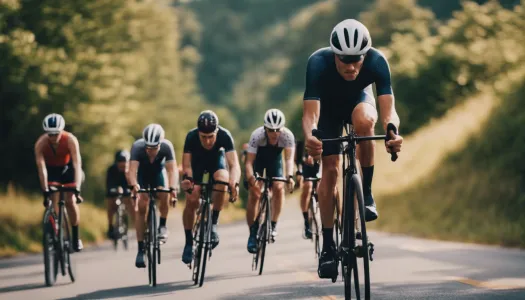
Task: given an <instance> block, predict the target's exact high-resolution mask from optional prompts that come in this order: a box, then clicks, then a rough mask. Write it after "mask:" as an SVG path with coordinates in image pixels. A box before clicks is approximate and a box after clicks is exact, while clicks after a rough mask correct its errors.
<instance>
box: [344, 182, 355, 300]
mask: <svg viewBox="0 0 525 300" xmlns="http://www.w3.org/2000/svg"><path fill="white" fill-rule="evenodd" d="M354 194H355V189H354V185H353V181H352V177H351V176H346V177H345V185H344V195H343V199H344V201H343V228H342V229H343V231H342V232H343V236H342V237H343V240H342V244H343V245H344V247H341V256H342V257H341V270H342V275H343V281H344V286H345V299H346V300H349V299H352V271H353V270H354V269H357V266H356V262H357V260H356V259H355V253H354V251H353V249H354V248H355V243H356V241H355V228H354V225H355V223H354V219H355V209H354V208H355V207H354ZM355 275H357V273H355V272H354V280H359V278H358V277H356V276H355ZM356 287H357V289H356V291H355V292H356V296H357V295H358V294H359V286H358V285H357V286H356ZM354 288H355V287H354ZM358 299H359V298H358Z"/></svg>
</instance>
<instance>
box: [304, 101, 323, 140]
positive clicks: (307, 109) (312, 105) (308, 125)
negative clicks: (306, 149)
mask: <svg viewBox="0 0 525 300" xmlns="http://www.w3.org/2000/svg"><path fill="white" fill-rule="evenodd" d="M320 111H321V102H319V101H318V100H304V101H303V133H304V136H305V140H308V139H309V138H311V137H312V129H317V123H318V122H319V112H320Z"/></svg>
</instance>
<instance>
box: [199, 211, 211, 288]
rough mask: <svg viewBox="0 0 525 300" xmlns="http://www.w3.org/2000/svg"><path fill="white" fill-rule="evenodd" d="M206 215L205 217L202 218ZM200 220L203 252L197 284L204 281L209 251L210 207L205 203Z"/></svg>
mask: <svg viewBox="0 0 525 300" xmlns="http://www.w3.org/2000/svg"><path fill="white" fill-rule="evenodd" d="M204 217H206V218H204ZM202 220H203V223H204V226H203V227H202V228H203V229H204V234H203V235H204V241H203V244H204V246H203V248H204V253H203V255H202V258H201V259H202V269H201V278H200V282H199V286H202V284H203V283H204V274H205V273H206V262H207V261H208V255H209V253H210V251H211V225H212V224H211V208H210V205H209V204H206V205H205V209H204V210H203V214H202Z"/></svg>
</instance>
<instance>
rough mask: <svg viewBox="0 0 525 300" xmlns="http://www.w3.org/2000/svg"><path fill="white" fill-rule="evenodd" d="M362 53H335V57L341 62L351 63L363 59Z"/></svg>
mask: <svg viewBox="0 0 525 300" xmlns="http://www.w3.org/2000/svg"><path fill="white" fill-rule="evenodd" d="M363 57H364V55H341V54H337V58H338V59H339V60H340V61H341V62H342V63H343V64H346V65H348V64H351V63H355V62H358V61H361V60H362V59H363Z"/></svg>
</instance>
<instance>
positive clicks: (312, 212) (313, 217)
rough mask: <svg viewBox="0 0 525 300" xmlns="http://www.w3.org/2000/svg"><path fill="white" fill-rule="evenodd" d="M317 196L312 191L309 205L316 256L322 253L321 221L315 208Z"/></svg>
mask: <svg viewBox="0 0 525 300" xmlns="http://www.w3.org/2000/svg"><path fill="white" fill-rule="evenodd" d="M316 201H317V198H316V196H315V195H314V194H313V193H312V195H311V196H310V205H309V207H308V210H309V215H310V216H309V219H310V220H309V221H310V232H311V233H312V242H313V243H314V251H315V257H316V258H318V257H319V256H320V255H321V245H320V243H319V239H320V233H319V222H318V218H317V214H316V210H315V207H314V206H315V205H316V203H317V202H316Z"/></svg>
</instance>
